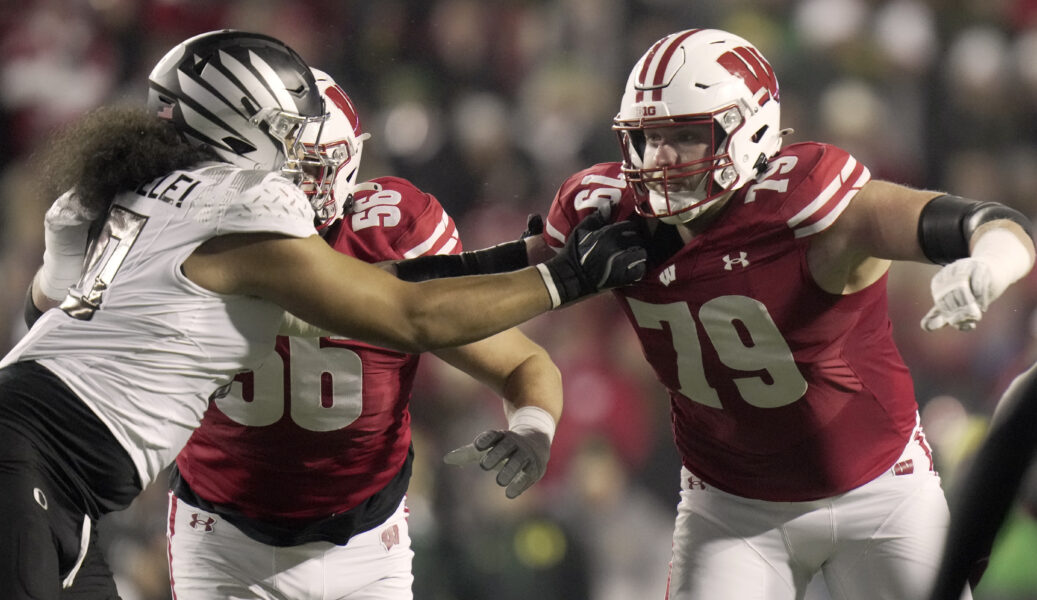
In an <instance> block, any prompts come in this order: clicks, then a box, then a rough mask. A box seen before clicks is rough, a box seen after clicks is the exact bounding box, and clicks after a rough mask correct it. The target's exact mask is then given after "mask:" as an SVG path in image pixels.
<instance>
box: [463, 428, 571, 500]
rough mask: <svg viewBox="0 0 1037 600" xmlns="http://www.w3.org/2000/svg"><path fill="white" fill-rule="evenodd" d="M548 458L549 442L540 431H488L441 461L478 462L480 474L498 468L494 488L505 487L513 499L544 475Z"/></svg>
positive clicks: (505, 492)
mask: <svg viewBox="0 0 1037 600" xmlns="http://www.w3.org/2000/svg"><path fill="white" fill-rule="evenodd" d="M550 455H551V440H550V439H549V438H548V436H547V434H546V433H544V432H542V431H537V430H533V429H520V430H518V431H512V430H508V431H501V430H498V429H491V430H490V431H484V432H482V433H480V434H479V435H477V436H475V441H473V442H472V443H471V444H468V445H467V446H462V447H461V448H458V449H456V450H452V451H451V452H448V453H447V454H446V456H444V457H443V461H444V462H446V463H447V464H450V465H468V464H471V463H474V462H476V461H478V462H479V466H480V467H482V469H483V470H484V471H493V470H495V469H499V472H498V473H497V485H499V486H501V487H504V488H505V490H504V495H505V496H507V497H508V498H516V497H518V495H519V494H521V493H522V492H524V491H526V490H527V489H529V486H531V485H533V484H534V483H536V482H537V481H539V480H540V478H541V477H543V476H544V472H545V471H547V460H548V458H549V457H550Z"/></svg>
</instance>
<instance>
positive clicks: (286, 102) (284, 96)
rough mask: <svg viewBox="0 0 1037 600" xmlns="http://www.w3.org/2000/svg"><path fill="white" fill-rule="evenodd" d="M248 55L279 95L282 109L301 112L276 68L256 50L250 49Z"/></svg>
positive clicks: (267, 84)
mask: <svg viewBox="0 0 1037 600" xmlns="http://www.w3.org/2000/svg"><path fill="white" fill-rule="evenodd" d="M248 55H249V58H250V59H251V61H252V66H253V67H254V68H255V70H256V72H257V73H259V75H260V76H261V77H262V78H263V80H264V82H265V84H266V87H267V89H269V90H273V92H274V96H276V97H277V103H278V104H279V105H280V106H281V109H282V110H285V111H288V112H292V113H295V114H299V107H298V106H297V105H296V104H295V100H293V99H292V96H291V95H290V94H289V93H288V90H286V89H285V87H284V82H283V81H282V80H281V78H280V77H279V76H278V75H277V72H276V71H274V69H273V68H272V67H271V66H270V65H269V64H267V62H266V61H265V60H263V59H262V58H261V57H260V56H259V55H258V54H256V53H255V52H253V51H251V50H249V53H248ZM307 116H311V115H307Z"/></svg>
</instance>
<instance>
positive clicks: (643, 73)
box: [635, 36, 669, 102]
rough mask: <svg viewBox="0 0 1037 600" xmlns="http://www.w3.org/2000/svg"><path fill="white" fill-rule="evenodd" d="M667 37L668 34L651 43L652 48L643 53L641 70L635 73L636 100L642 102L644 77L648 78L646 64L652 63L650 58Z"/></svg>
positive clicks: (653, 56) (643, 97)
mask: <svg viewBox="0 0 1037 600" xmlns="http://www.w3.org/2000/svg"><path fill="white" fill-rule="evenodd" d="M668 39H669V36H667V37H664V38H663V39H661V40H659V41H657V42H656V43H654V44H652V48H651V49H650V50H649V51H648V54H646V55H645V58H644V62H643V63H642V64H641V72H640V73H638V75H637V88H638V90H637V97H636V98H635V101H636V102H643V101H644V99H645V91H644V89H643V88H644V87H645V79H647V78H648V65H650V64H652V59H653V58H655V53H656V52H658V51H659V47H660V46H662V45H663V42H665V41H666V40H668Z"/></svg>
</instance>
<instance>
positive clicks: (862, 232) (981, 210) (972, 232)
mask: <svg viewBox="0 0 1037 600" xmlns="http://www.w3.org/2000/svg"><path fill="white" fill-rule="evenodd" d="M1031 234H1032V229H1031V225H1030V221H1029V219H1027V218H1026V217H1025V216H1024V215H1022V214H1021V213H1020V212H1019V211H1017V210H1015V209H1012V208H1010V207H1008V206H1005V205H1003V204H998V203H996V202H980V201H976V200H968V199H965V198H959V197H957V196H950V195H947V194H941V193H940V192H933V191H925V190H915V189H911V188H908V187H905V186H902V185H898V184H894V183H890V182H886V181H878V180H872V181H869V182H868V183H866V184H865V185H864V186H863V187H862V188H861V190H860V191H859V192H858V193H857V194H856V195H855V196H854V197H853V199H852V200H851V201H850V203H849V205H848V206H847V207H846V209H845V211H844V212H843V214H842V215H841V216H840V217H839V218H838V219H837V220H836V221H835V223H834V224H833V225H832V226H831V227H829V229H828V230H826V231H825V232H823V233H822V234H819V235H818V236H817V240H816V241H814V242H811V250H810V251H811V256H810V262H811V272H813V273H814V276H815V279H817V280H818V283H819V284H820V285H821V287H823V288H825V289H826V290H828V291H830V292H833V293H849V292H852V291H856V290H858V289H861V288H862V287H864V286H866V285H870V284H871V283H872V282H874V281H876V280H877V279H878V278H879V277H881V275H882V274H884V273H885V272H886V270H887V269H888V268H889V261H892V260H911V261H917V262H933V263H936V264H940V265H944V267H943V268H942V269H940V270H939V271H938V272H937V273H936V275H935V276H934V277H933V279H932V282H931V285H930V287H931V291H932V295H933V302H934V306H933V308H932V309H931V310H930V311H929V312H928V314H926V315H925V317H924V318H923V319H922V327H923V328H924V329H926V330H929V331H932V330H935V329H939V328H940V327H943V326H944V325H951V326H953V327H956V328H958V329H971V328H972V327H974V326H975V324H976V322H977V321H978V320H979V319H980V318H981V317H982V314H983V312H984V311H986V310H987V308H988V307H989V306H990V304H991V303H992V302H993V301H994V300H995V299H997V298H998V297H999V296H1000V295H1001V294H1002V293H1004V291H1005V289H1006V288H1007V287H1008V286H1009V285H1011V284H1012V283H1014V282H1016V281H1018V280H1019V279H1021V278H1022V277H1023V276H1025V275H1026V274H1027V273H1029V271H1030V269H1031V268H1032V267H1033V264H1034V244H1033V239H1032V237H1031Z"/></svg>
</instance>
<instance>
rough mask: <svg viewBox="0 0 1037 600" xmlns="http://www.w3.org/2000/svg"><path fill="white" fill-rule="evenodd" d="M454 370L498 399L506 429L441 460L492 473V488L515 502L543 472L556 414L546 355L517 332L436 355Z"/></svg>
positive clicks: (557, 388) (558, 398) (558, 386)
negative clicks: (500, 489) (494, 475)
mask: <svg viewBox="0 0 1037 600" xmlns="http://www.w3.org/2000/svg"><path fill="white" fill-rule="evenodd" d="M436 355H437V356H439V357H440V358H441V359H443V360H445V361H446V362H447V363H449V364H451V365H453V366H454V367H456V368H458V369H460V370H462V371H464V372H465V373H468V374H469V375H471V376H472V377H474V378H475V379H477V380H479V381H481V382H483V383H485V384H486V385H487V386H489V387H490V388H491V389H493V390H494V391H495V392H497V393H498V394H499V395H500V396H501V397H502V398H503V399H504V413H505V416H506V417H507V421H508V428H507V429H490V430H487V431H484V432H482V433H480V434H479V435H478V436H476V437H475V439H474V440H473V441H472V443H470V444H468V445H466V446H463V447H461V448H458V449H456V450H454V451H452V452H450V453H449V454H447V455H446V456H445V457H444V460H445V461H446V462H447V463H449V464H454V465H466V464H470V463H475V462H478V463H479V465H480V466H481V467H482V468H483V469H484V470H486V471H492V470H498V473H497V478H496V479H497V484H498V485H500V486H501V487H505V488H506V489H505V495H507V497H508V498H515V497H517V496H518V495H519V494H521V493H522V492H524V491H525V490H526V489H528V488H529V487H530V486H531V485H533V484H534V483H536V482H537V481H539V480H540V478H541V477H543V476H544V472H545V471H546V470H547V461H548V458H549V457H550V453H551V441H552V440H553V438H554V431H555V426H556V424H557V423H558V420H559V418H560V417H561V413H562V377H561V373H560V372H559V371H558V367H557V366H555V364H554V362H553V361H552V360H551V358H550V357H549V356H548V354H547V352H546V351H545V350H544V349H543V348H542V347H540V346H539V345H537V344H536V343H535V342H533V341H532V340H530V339H529V338H528V337H526V336H525V335H524V334H523V333H522V332H520V331H519V330H518V329H509V330H508V331H505V332H502V333H499V334H497V335H495V336H492V337H489V338H486V339H485V340H480V341H478V342H475V343H472V344H467V345H465V346H460V347H457V348H447V349H443V350H438V351H436Z"/></svg>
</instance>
